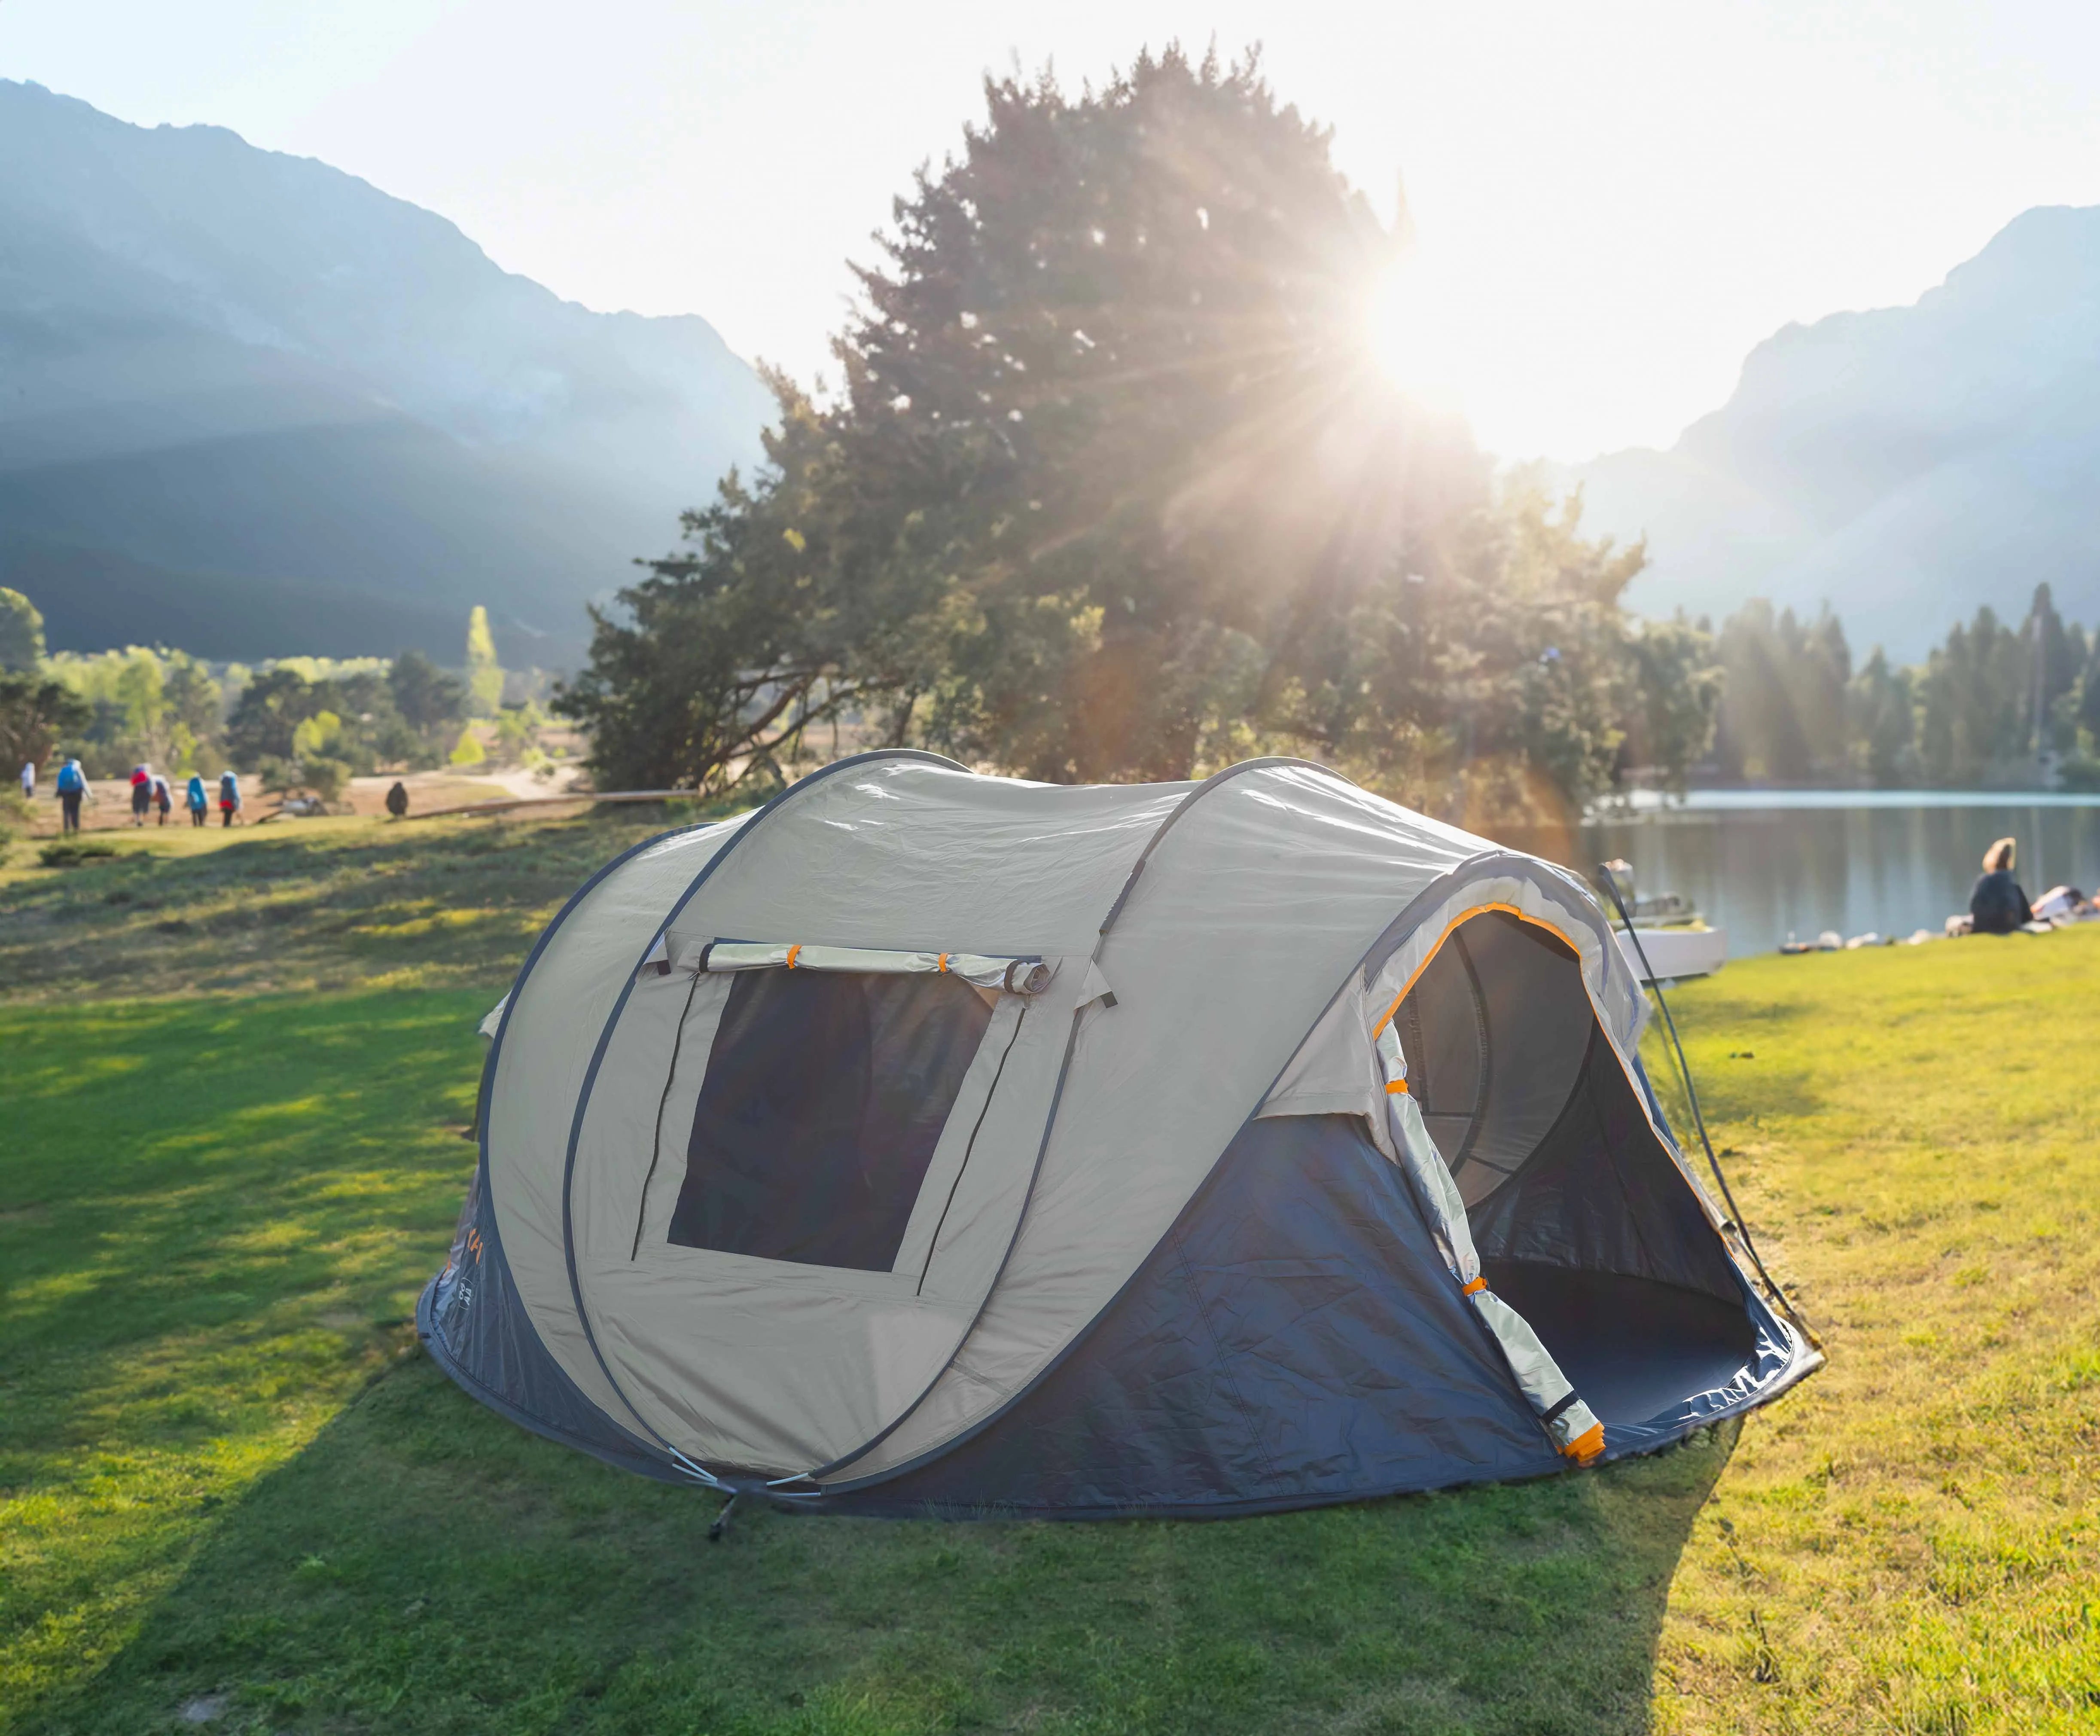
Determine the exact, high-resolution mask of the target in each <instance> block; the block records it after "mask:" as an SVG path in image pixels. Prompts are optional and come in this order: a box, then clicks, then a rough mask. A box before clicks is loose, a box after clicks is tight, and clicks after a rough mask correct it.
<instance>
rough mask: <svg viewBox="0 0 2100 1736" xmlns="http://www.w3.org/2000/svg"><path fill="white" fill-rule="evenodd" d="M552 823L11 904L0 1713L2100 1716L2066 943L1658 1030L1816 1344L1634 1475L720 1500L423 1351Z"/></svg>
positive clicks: (1, 1726) (160, 845)
mask: <svg viewBox="0 0 2100 1736" xmlns="http://www.w3.org/2000/svg"><path fill="white" fill-rule="evenodd" d="M641 829H642V826H641V824H640V823H637V822H633V821H617V822H612V823H607V822H604V821H602V820H597V821H593V820H582V821H569V822H557V823H550V824H516V825H508V826H504V825H500V824H495V823H489V822H479V823H474V822H465V823H448V822H435V823H432V824H428V825H423V826H414V827H394V828H388V827H386V826H383V825H379V824H372V823H367V822H363V821H344V822H323V823H318V824H314V825H312V826H309V827H306V828H302V829H299V830H297V831H293V830H291V829H290V828H287V829H286V830H285V833H282V834H280V835H279V836H276V837H262V836H259V835H254V834H250V835H248V836H242V835H240V834H237V833H236V834H233V835H232V837H229V838H221V837H218V836H216V835H213V836H211V837H210V838H209V840H208V841H207V840H205V839H203V838H200V839H198V840H192V839H190V838H188V837H183V838H182V839H181V840H180V842H179V844H168V843H165V842H164V841H162V840H160V839H155V838H150V837H148V838H144V839H137V840H126V843H125V847H126V849H127V850H130V851H132V852H133V854H132V855H127V856H126V857H123V858H121V859H117V860H116V861H113V862H107V863H103V864H95V865H92V866H89V867H84V868H77V869H73V870H68V871H64V872H47V871H44V870H41V869H35V870H27V871H24V870H22V869H20V868H17V869H16V870H15V872H14V873H13V875H12V877H11V878H10V879H8V880H7V881H6V883H5V884H4V885H0V983H5V984H6V985H7V991H6V998H5V999H4V1000H0V1055H4V1056H5V1067H6V1077H7V1109H8V1113H7V1115H6V1117H5V1118H4V1119H0V1296H4V1301H0V1730H6V1731H8V1732H24V1733H26V1732H31V1731H35V1732H59V1731H67V1732H76V1731H77V1732H102V1731H109V1732H117V1731H121V1732H125V1733H127V1736H128V1733H136V1732H140V1731H154V1730H163V1729H192V1728H196V1727H198V1725H199V1724H200V1723H201V1724H202V1725H204V1726H205V1727H207V1728H210V1729H240V1730H249V1729H253V1730H258V1731H262V1730H271V1731H293V1730H298V1731H323V1730H327V1731H339V1730H373V1731H386V1732H399V1731H446V1732H452V1731H458V1732H470V1731H484V1730H486V1731H492V1732H493V1731H502V1732H506V1733H507V1732H515V1731H542V1730H544V1731H571V1730H590V1731H605V1732H614V1731H619V1732H629V1731H633V1732H642V1731H659V1730H660V1731H665V1732H670V1731H677V1732H686V1733H690V1732H693V1731H707V1732H717V1733H752V1736H756V1733H761V1732H762V1733H789V1732H792V1733H796V1736H818V1733H834V1732H837V1733H847V1732H851V1733H873V1732H890V1731H896V1732H906V1731H911V1732H918V1731H933V1730H963V1729H1028V1730H1034V1731H1043V1732H1051V1731H1056V1732H1073V1733H1076V1732H1082V1731H1115V1732H1125V1731H1148V1732H1168V1731H1173V1732H1189V1733H1198V1732H1202V1733H1210V1732H1215V1731H1220V1730H1234V1731H1255V1730H1290V1731H1296V1730H1315V1729H1322V1730H1324V1729H1350V1730H1364V1731H1392V1732H1401V1731H1405V1732H1451V1733H1456V1732H1460V1731H1466V1732H1511V1733H1515V1732H1546V1731H1564V1732H1587V1731H1600V1730H1608V1731H1621V1730H1626V1731H1632V1730H1643V1729H1657V1730H1665V1731H1698V1732H1709V1731H1710V1732H1722V1731H1730V1732H1732V1731H1739V1730H1754V1731H1768V1732H1780V1731H1811V1730H1812V1731H1841V1732H1861V1733H1864V1732H1870V1731H1871V1732H1877V1733H1878V1732H1886V1731H1914V1732H1938V1733H1955V1732H1964V1733H1981V1732H1984V1731H2007V1732H2011V1731H2020V1732H2027V1731H2070V1730H2085V1729H2100V1592H2096V1591H2095V1589H2094V1588H2095V1586H2096V1584H2100V1523H2097V1522H2096V1520H2095V1517H2094V1513H2095V1509H2096V1495H2100V1489H2096V1482H2100V1301H2096V1296H2100V1253H2096V1252H2095V1243H2096V1235H2095V1231H2096V1229H2100V1224H2096V1217H2100V1207H2096V1204H2095V1200H2096V1198H2100V1153H2096V1150H2095V1143H2094V1137H2093V1129H2094V1127H2095V1126H2096V1124H2100V1120H2096V1109H2100V1104H2096V1102H2095V1098H2096V1095H2100V1084H2095V1083H2094V1076H2093V1070H2092V1069H2091V1068H2090V1067H2089V1065H2087V1064H2085V1061H2084V1059H2083V1057H2084V1055H2085V1053H2086V1051H2087V1050H2089V1048H2090V1047H2091V1045H2093V1041H2094V1040H2095V1039H2096V1037H2100V932H2095V931H2086V932H2083V933H2076V934H2065V935H2059V936H2055V937H2052V938H2051V939H2047V940H2040V941H2027V940H2024V939H2022V940H2016V941H2013V942H2007V943H1992V942H1986V941H1978V942H1974V943H1962V944H1959V945H1954V944H1949V945H1945V946H1939V947H1930V948H1917V949H1915V950H1912V949H1904V950H1900V951H1890V952H1877V953H1864V954H1863V953H1854V954H1848V955H1841V956H1832V957H1827V958H1823V957H1819V958H1812V959H1807V960H1800V961H1794V960H1779V959H1770V960H1755V961H1747V962H1745V963H1742V964H1739V965H1733V966H1731V967H1730V969H1729V970H1728V971H1727V973H1725V974H1723V976H1722V977H1721V978H1718V979H1717V980H1716V981H1715V982H1714V983H1710V984H1707V985H1703V986H1701V987H1697V988H1695V989H1688V990H1687V991H1686V992H1684V994H1683V996H1682V997H1681V1000H1680V1001H1679V1005H1680V1008H1681V1014H1682V1017H1683V1021H1684V1023H1685V1026H1686V1027H1687V1035H1688V1037H1689V1040H1690V1042H1691V1044H1692V1050H1693V1055H1694V1060H1695V1064H1696V1065H1697V1066H1698V1067H1699V1068H1700V1069H1701V1076H1702V1081H1703V1084H1704V1086H1705V1093H1706V1096H1707V1098H1708V1101H1709V1105H1710V1110H1711V1112H1712V1114H1713V1117H1714V1121H1715V1124H1716V1133H1717V1137H1718V1139H1719V1141H1720V1142H1722V1143H1723V1144H1724V1145H1725V1146H1727V1147H1729V1148H1730V1149H1731V1150H1732V1151H1733V1152H1734V1153H1735V1154H1736V1155H1735V1156H1734V1159H1733V1165H1734V1168H1735V1171H1736V1175H1737V1177H1738V1178H1739V1189H1740V1190H1741V1192H1742V1194H1743V1196H1744V1204H1745V1208H1746V1209H1748V1210H1749V1213H1750V1214H1751V1215H1752V1217H1753V1219H1754V1221H1755V1222H1756V1223H1757V1225H1758V1226H1759V1227H1760V1228H1761V1230H1762V1234H1763V1240H1764V1243H1765V1245H1766V1248H1767V1253H1768V1256H1770V1257H1772V1258H1774V1259H1775V1261H1776V1262H1777V1263H1778V1264H1779V1265H1780V1266H1781V1267H1782V1268H1783V1269H1784V1270H1785V1271H1786V1272H1788V1273H1789V1274H1791V1275H1792V1277H1793V1279H1794V1280H1795V1282H1796V1283H1798V1284H1799V1286H1800V1287H1801V1290H1802V1296H1803V1298H1804V1301H1805V1302H1806V1304H1807V1306H1808V1307H1809V1308H1810V1310H1811V1311H1812V1312H1813V1314H1815V1318H1816V1319H1817V1320H1818V1323H1819V1325H1820V1327H1821V1328H1822V1329H1823V1331H1824V1333H1825V1336H1826V1338H1827V1341H1828V1342H1829V1348H1830V1350H1831V1354H1832V1358H1833V1360H1832V1365H1831V1367H1830V1368H1829V1369H1828V1370H1827V1371H1826V1372H1824V1373H1823V1374H1822V1375H1820V1376H1818V1377H1816V1379H1815V1380H1812V1381H1811V1382H1810V1383H1809V1384H1808V1385H1807V1386H1806V1387H1804V1388H1803V1389H1801V1390H1800V1391H1798V1393H1796V1394H1793V1395H1792V1396H1790V1397H1789V1398H1787V1399H1785V1401H1783V1402H1781V1403H1780V1405H1779V1406H1777V1407H1776V1408H1774V1409H1772V1410H1771V1411H1765V1412H1761V1413H1759V1414H1758V1416H1754V1417H1753V1418H1751V1419H1750V1420H1749V1421H1748V1422H1747V1424H1745V1426H1744V1428H1743V1429H1742V1431H1741V1434H1740V1438H1736V1435H1735V1434H1734V1433H1733V1432H1732V1431H1723V1432H1722V1433H1719V1434H1718V1435H1717V1436H1706V1437H1701V1438H1698V1439H1696V1440H1695V1441H1694V1442H1692V1444H1691V1445H1689V1446H1688V1447H1686V1448H1684V1449H1683V1450H1680V1451H1675V1452H1673V1453H1670V1454H1668V1455H1666V1456H1663V1457H1661V1458H1658V1459H1654V1460H1644V1461H1640V1462H1638V1463H1635V1464H1625V1465H1620V1466H1615V1467H1612V1468H1609V1469H1606V1470H1604V1471H1602V1472H1599V1473H1588V1474H1579V1475H1573V1476H1568V1477H1564V1478H1554V1479H1551V1480H1548V1481H1546V1482H1537V1483H1532V1484H1527V1485H1522V1486H1507V1487H1500V1488H1489V1489H1480V1490H1474V1491H1462V1492H1458V1493H1452V1494H1445V1495H1433V1496H1427V1497H1418V1498H1413V1499H1407V1500H1392V1501H1383V1502H1377V1503H1373V1504H1366V1505H1364V1506H1360V1507H1352V1508H1343V1509H1327V1510H1325V1511H1321V1512H1317V1513H1300V1514H1293V1515H1286V1516H1282V1517H1273V1518H1264V1519H1259V1520H1248V1521H1236V1522H1217V1523H1211V1524H1202V1525H1198V1524H1182V1525H1174V1524H1163V1523H1155V1522H1145V1523H1135V1524H1123V1525H1096V1526H1046V1525H985V1526H937V1525H931V1524H885V1523H883V1522H873V1521H843V1520H832V1519H815V1518H808V1517H803V1518H799V1519H798V1518H793V1517H781V1516H775V1515H772V1514H769V1513H752V1514H743V1513H740V1514H739V1517H738V1520H737V1523H736V1526H735V1529H734V1530H733V1531H732V1532H731V1534H730V1538H729V1539H728V1540H727V1541H726V1543H724V1544H721V1545H720V1546H719V1547H710V1546H709V1545H708V1544H707V1543H706V1542H705V1541H704V1532H705V1529H706V1526H707V1523H708V1520H709V1519H711V1518H712V1514H713V1507H714V1504H713V1503H712V1501H707V1500H701V1499H699V1498H697V1497H695V1496H694V1495H690V1494H688V1493H686V1492H685V1491H679V1490H673V1489H668V1488H664V1487H660V1486H655V1485H653V1484H649V1483H645V1482H641V1481H639V1480H637V1479H632V1478H624V1477H622V1476H620V1474H618V1473H614V1472H611V1471H608V1470H606V1469H602V1468H601V1467H599V1466H598V1465H596V1464H593V1463H592V1462H590V1461H589V1460H585V1459H583V1458H581V1457H580V1456H576V1455H573V1454H570V1453H567V1452H565V1451H562V1450H561V1449H558V1448H556V1447H552V1446H549V1445H548V1444H547V1443H545V1442H540V1441H538V1440H536V1439H534V1438H531V1437H528V1436H527V1435H526V1434H524V1433H523V1432H521V1431H519V1430H518V1429H514V1428H513V1427H511V1426H510V1425H508V1424H505V1423H504V1422H503V1421H501V1420H500V1419H498V1418H496V1417H495V1416H492V1415H491V1414H490V1413H488V1412H487V1411H483V1410H482V1409H481V1408H479V1407H477V1406H475V1405H474V1404H473V1403H471V1402H470V1401H468V1400H467V1399H465V1398H464V1397H463V1396H462V1395H461V1394H458V1393H457V1392H456V1391H455V1390H454V1389H452V1387H451V1386H450V1385H448V1383H446V1382H445V1381H444V1380H443V1379H442V1377H440V1376H439V1375H438V1374H437V1373H436V1372H435V1370H434V1369H433V1368H432V1367H431V1366H430V1364H429V1363H428V1362H427V1361H426V1360H425V1359H423V1358H421V1355H420V1354H419V1353H418V1352H417V1350H416V1349H415V1345H414V1335H413V1332H412V1328H411V1327H410V1325H409V1323H408V1319H409V1314H410V1311H411V1308H412V1301H413V1298H414V1296H415V1292H416V1291H417V1288H418V1287H419V1285H420V1284H421V1282H422V1280H423V1279H425V1278H426V1276H427V1274H429V1272H430V1270H432V1269H433V1268H434V1267H435V1266H436V1265H437V1264H438V1262H439V1261H440V1260H441V1259H442V1257H443V1248H444V1244H445V1242H446V1240H447V1238H448V1233H449V1229H450V1226H451V1222H452V1216H453V1213H455V1211H456V1210H457V1203H458V1199H459V1195H460V1192H461V1188H462V1186H463V1185H464V1182H465V1177H466V1173H467V1169H468V1167H469V1164H470V1160H471V1147H470V1146H469V1145H467V1144H466V1143H465V1142H463V1141H462V1140H461V1138H460V1137H459V1135H460V1133H461V1131H462V1129H463V1124H464V1123H465V1120H466V1118H467V1116H468V1115H469V1113H470V1102H471V1097H472V1091H473V1084H474V1076H475V1070H476V1066H477V1062H478V1044H477V1042H476V1040H475V1039H474V1036H473V1026H474V1020H475V1019H476V1018H477V1017H478V1016H479V1014H480V1013H481V1011H482V1010H483V1009H484V1008H485V1007H486V1006H487V1004H488V1002H489V1001H490V1000H491V999H492V998H493V996H494V994H495V993H496V992H498V991H499V990H500V988H501V986H502V985H503V984H504V983H505V982H506V981H507V979H508V977H509V974H510V970H511V969H512V968H513V966H514V962H515V961H516V959H517V958H518V956H519V955H520V954H521V953H522V951H523V948H524V946H525V944H526V943H527V938H528V936H529V934H530V933H531V932H532V930H534V929H535V928H536V926H537V925H539V923H540V921H543V920H544V918H545V916H546V915H547V914H549V913H550V912H551V910H552V908H553V907H554V905H555V904H556V903H558V901H559V899H561V898H562V896H564V895H566V894H567V891H568V890H570V889H571V887H572V886H573V885H574V884H575V882H576V880H578V879H579V878H580V877H581V876H582V874H583V873H584V872H585V871H586V869H587V868H589V866H592V865H594V864H596V863H597V862H598V861H600V860H602V859H604V858H605V857H606V856H607V855H611V854H612V853H613V851H614V850H616V849H617V848H618V847H620V845H621V844H622V843H624V841H627V839H628V838H629V837H633V836H634V835H636V834H637V833H638V832H639V831H640V830H641Z"/></svg>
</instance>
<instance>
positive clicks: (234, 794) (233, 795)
mask: <svg viewBox="0 0 2100 1736" xmlns="http://www.w3.org/2000/svg"><path fill="white" fill-rule="evenodd" d="M239 800H240V785H239V784H236V783H235V782H234V780H233V774H232V772H230V771H229V772H227V774H226V775H225V776H223V778H221V779H220V780H218V801H219V806H222V807H232V806H233V804H234V803H235V802H238V801H239Z"/></svg>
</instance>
